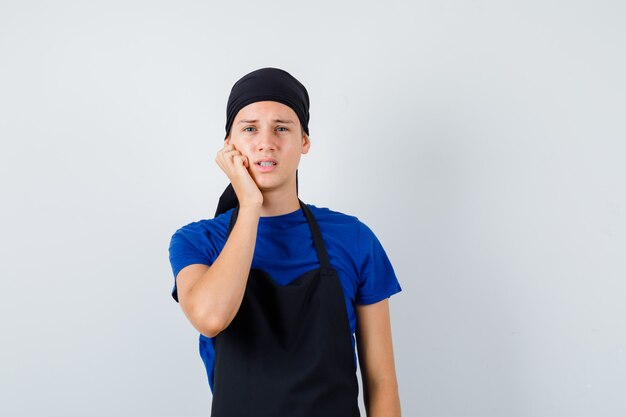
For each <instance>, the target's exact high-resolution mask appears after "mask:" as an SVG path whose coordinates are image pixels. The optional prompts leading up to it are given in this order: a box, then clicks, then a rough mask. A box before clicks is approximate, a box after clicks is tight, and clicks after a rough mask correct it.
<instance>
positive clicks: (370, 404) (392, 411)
mask: <svg viewBox="0 0 626 417" xmlns="http://www.w3.org/2000/svg"><path fill="white" fill-rule="evenodd" d="M364 392H365V393H366V394H365V395H364V402H365V409H366V411H367V417H400V416H401V413H400V396H399V394H398V384H397V382H396V380H395V379H394V380H388V381H380V382H372V383H370V384H368V387H367V388H366V389H364Z"/></svg>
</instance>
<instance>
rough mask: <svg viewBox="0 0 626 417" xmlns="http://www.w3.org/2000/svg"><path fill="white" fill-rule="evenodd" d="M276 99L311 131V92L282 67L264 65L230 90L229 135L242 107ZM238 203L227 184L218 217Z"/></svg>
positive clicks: (216, 211) (217, 212)
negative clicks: (289, 108) (265, 66)
mask: <svg viewBox="0 0 626 417" xmlns="http://www.w3.org/2000/svg"><path fill="white" fill-rule="evenodd" d="M265 100H270V101H277V102H279V103H283V104H285V105H287V106H289V107H291V108H292V109H293V111H294V112H295V113H296V115H298V119H299V120H300V124H301V125H302V129H303V130H304V131H305V132H306V134H307V135H308V134H309V119H310V115H309V104H310V103H309V93H308V92H307V90H306V88H305V87H304V85H302V83H301V82H300V81H298V80H297V79H296V78H294V77H293V76H292V75H291V74H289V73H288V72H287V71H285V70H282V69H279V68H271V67H267V68H261V69H258V70H255V71H252V72H250V73H248V74H246V75H244V76H243V77H242V78H240V79H239V80H238V81H237V82H236V83H235V85H233V87H232V89H231V90H230V95H229V97H228V104H227V105H226V136H225V137H224V140H226V137H228V133H229V132H230V128H231V127H232V124H233V120H235V116H237V113H238V112H239V110H241V109H242V108H243V107H245V106H247V105H248V104H251V103H254V102H257V101H265ZM297 194H298V170H296V195H297ZM237 204H239V201H238V200H237V194H236V193H235V190H234V188H233V186H232V184H228V186H227V187H226V189H225V190H224V191H223V192H222V195H221V196H220V199H219V202H218V204H217V209H216V210H215V217H217V216H218V215H220V214H222V213H224V212H226V211H228V210H230V209H231V208H233V207H235V206H236V205H237Z"/></svg>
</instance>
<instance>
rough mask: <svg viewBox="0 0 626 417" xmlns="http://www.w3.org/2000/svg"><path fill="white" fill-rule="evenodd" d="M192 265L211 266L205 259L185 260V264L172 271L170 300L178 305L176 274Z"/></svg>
mask: <svg viewBox="0 0 626 417" xmlns="http://www.w3.org/2000/svg"><path fill="white" fill-rule="evenodd" d="M193 264H202V265H206V266H211V264H210V263H209V262H208V261H207V259H206V258H186V259H185V263H184V264H181V265H179V266H178V269H177V270H176V271H174V287H172V298H173V299H174V300H175V301H176V302H177V303H178V302H179V301H178V288H177V287H176V277H177V276H178V273H179V272H180V271H181V270H182V269H183V268H185V267H187V266H189V265H193Z"/></svg>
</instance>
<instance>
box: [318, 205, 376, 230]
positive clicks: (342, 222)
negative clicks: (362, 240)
mask: <svg viewBox="0 0 626 417" xmlns="http://www.w3.org/2000/svg"><path fill="white" fill-rule="evenodd" d="M307 206H308V207H309V208H310V209H311V212H312V213H313V215H314V216H315V219H316V220H318V222H323V223H325V224H327V225H335V226H348V227H351V228H353V229H354V231H355V232H356V233H360V234H363V235H370V234H373V232H372V230H371V229H370V228H369V227H368V226H367V225H366V224H365V223H364V222H363V221H361V219H359V218H358V217H357V216H356V215H354V214H350V213H345V212H341V211H337V210H332V209H330V208H328V207H320V206H316V205H314V204H307Z"/></svg>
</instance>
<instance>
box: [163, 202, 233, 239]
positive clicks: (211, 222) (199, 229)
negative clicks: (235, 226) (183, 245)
mask: <svg viewBox="0 0 626 417" xmlns="http://www.w3.org/2000/svg"><path fill="white" fill-rule="evenodd" d="M232 213H233V209H230V210H228V211H226V212H224V213H222V214H220V215H219V216H217V217H215V218H212V219H200V220H196V221H193V222H190V223H187V224H185V225H183V226H181V227H179V228H178V229H176V231H175V232H174V234H173V235H172V241H174V240H177V239H185V240H188V241H191V242H194V241H198V240H205V239H207V238H209V237H214V238H219V237H221V236H223V237H224V238H225V237H226V234H227V232H228V224H229V222H230V218H231V215H232Z"/></svg>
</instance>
